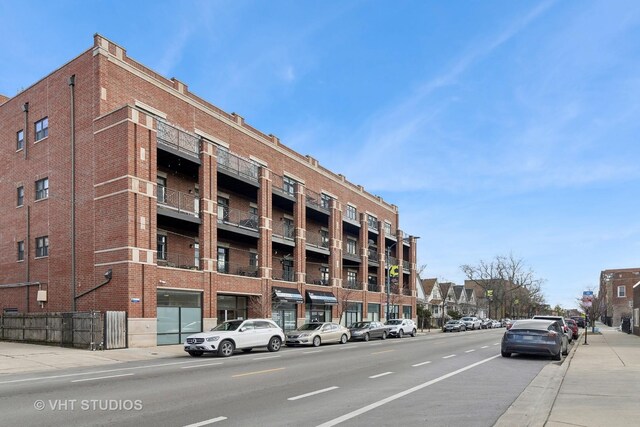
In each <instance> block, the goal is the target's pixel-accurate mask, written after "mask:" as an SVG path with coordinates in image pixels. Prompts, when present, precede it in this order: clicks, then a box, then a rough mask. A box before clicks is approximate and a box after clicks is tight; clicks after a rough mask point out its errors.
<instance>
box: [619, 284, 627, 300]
mask: <svg viewBox="0 0 640 427" xmlns="http://www.w3.org/2000/svg"><path fill="white" fill-rule="evenodd" d="M626 296H627V295H626V287H625V286H618V298H624V297H626Z"/></svg>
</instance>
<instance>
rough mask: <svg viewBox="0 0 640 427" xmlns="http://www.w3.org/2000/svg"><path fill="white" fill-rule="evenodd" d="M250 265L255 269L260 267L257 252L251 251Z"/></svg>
mask: <svg viewBox="0 0 640 427" xmlns="http://www.w3.org/2000/svg"><path fill="white" fill-rule="evenodd" d="M249 267H251V268H253V269H257V268H258V253H257V252H249Z"/></svg>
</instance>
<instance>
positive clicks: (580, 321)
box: [571, 316, 585, 328]
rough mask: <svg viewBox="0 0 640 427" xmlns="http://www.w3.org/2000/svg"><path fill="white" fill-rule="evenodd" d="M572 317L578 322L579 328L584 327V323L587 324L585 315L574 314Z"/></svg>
mask: <svg viewBox="0 0 640 427" xmlns="http://www.w3.org/2000/svg"><path fill="white" fill-rule="evenodd" d="M571 318H572V319H573V320H575V321H576V323H577V324H578V328H584V325H585V322H584V317H582V316H573V317H571Z"/></svg>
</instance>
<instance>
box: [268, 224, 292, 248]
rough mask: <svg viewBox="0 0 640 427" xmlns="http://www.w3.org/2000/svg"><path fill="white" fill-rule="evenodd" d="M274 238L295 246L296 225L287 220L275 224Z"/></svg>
mask: <svg viewBox="0 0 640 427" xmlns="http://www.w3.org/2000/svg"><path fill="white" fill-rule="evenodd" d="M272 234H273V240H274V241H275V242H278V243H284V244H286V245H289V246H295V241H294V239H295V235H296V233H295V227H294V226H293V225H291V224H289V223H287V222H277V223H274V224H273V232H272Z"/></svg>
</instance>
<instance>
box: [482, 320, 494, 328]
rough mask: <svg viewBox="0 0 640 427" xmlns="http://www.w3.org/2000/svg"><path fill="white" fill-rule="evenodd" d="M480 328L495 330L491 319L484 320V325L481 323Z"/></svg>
mask: <svg viewBox="0 0 640 427" xmlns="http://www.w3.org/2000/svg"><path fill="white" fill-rule="evenodd" d="M480 327H481V328H482V329H491V328H493V320H491V319H484V320H482V323H481V325H480Z"/></svg>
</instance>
